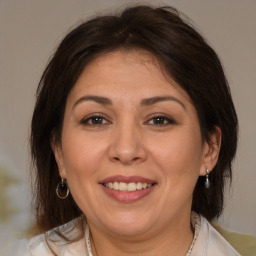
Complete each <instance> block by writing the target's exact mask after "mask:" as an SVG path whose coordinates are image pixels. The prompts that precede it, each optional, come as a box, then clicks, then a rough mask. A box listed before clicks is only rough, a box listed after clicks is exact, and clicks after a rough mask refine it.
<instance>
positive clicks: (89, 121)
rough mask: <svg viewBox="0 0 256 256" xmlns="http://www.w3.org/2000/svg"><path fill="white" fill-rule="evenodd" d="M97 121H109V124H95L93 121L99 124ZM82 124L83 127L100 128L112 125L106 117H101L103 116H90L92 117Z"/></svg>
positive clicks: (84, 120) (82, 121)
mask: <svg viewBox="0 0 256 256" xmlns="http://www.w3.org/2000/svg"><path fill="white" fill-rule="evenodd" d="M97 119H98V121H99V120H101V121H103V120H105V121H107V122H105V123H93V121H96V122H98V121H97ZM80 123H81V124H82V125H88V126H100V125H106V124H110V123H111V122H110V121H108V120H107V119H106V118H105V117H104V116H101V115H94V116H90V117H87V118H85V119H83V120H81V122H80Z"/></svg>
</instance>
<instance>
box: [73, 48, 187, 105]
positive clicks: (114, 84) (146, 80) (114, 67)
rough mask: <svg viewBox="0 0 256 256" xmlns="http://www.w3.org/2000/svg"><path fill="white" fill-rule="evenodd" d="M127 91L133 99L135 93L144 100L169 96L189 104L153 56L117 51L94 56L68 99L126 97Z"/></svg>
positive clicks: (138, 52)
mask: <svg viewBox="0 0 256 256" xmlns="http://www.w3.org/2000/svg"><path fill="white" fill-rule="evenodd" d="M128 91H131V92H133V94H134V96H135V95H136V92H137V93H139V92H141V93H142V94H144V96H145V97H147V96H148V97H151V96H153V95H151V94H165V93H171V94H174V95H173V96H175V95H176V96H177V95H180V97H184V98H185V99H186V100H188V101H190V98H189V96H188V95H187V93H186V92H185V91H184V90H183V89H182V88H181V86H179V85H178V84H177V83H176V82H175V81H174V79H173V78H172V77H171V76H170V75H168V74H167V72H166V70H165V69H164V67H163V65H162V64H161V62H159V60H158V59H157V58H156V57H155V56H154V55H153V54H151V53H149V52H147V51H142V50H129V51H128V50H118V51H114V52H110V53H107V54H102V55H100V56H98V57H97V58H96V59H94V60H92V61H91V62H90V63H89V64H87V65H86V66H85V68H84V70H83V72H82V73H81V75H80V76H79V78H78V80H77V82H76V84H75V86H74V87H73V89H72V90H71V92H70V95H69V98H70V97H71V98H73V97H78V96H79V95H80V94H82V93H87V94H91V93H93V94H95V93H96V94H102V95H104V94H106V95H111V97H115V95H116V96H118V93H119V94H122V93H123V94H125V95H126V96H127V93H128ZM145 94H146V95H145ZM119 96H120V95H119Z"/></svg>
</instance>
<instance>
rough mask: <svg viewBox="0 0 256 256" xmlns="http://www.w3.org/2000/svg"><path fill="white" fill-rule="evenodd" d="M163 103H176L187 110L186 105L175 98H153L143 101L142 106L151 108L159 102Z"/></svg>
mask: <svg viewBox="0 0 256 256" xmlns="http://www.w3.org/2000/svg"><path fill="white" fill-rule="evenodd" d="M162 101H174V102H176V103H178V104H180V105H181V106H182V107H183V108H184V109H185V110H186V107H185V104H184V103H183V102H182V101H180V100H179V99H177V98H176V97H173V96H156V97H152V98H147V99H143V100H142V101H141V105H142V106H151V105H154V104H156V103H158V102H162Z"/></svg>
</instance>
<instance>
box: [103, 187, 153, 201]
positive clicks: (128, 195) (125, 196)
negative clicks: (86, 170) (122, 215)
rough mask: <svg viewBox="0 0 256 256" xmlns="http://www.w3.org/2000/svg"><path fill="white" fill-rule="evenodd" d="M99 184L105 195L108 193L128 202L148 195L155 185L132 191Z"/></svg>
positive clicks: (118, 199)
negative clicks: (123, 190)
mask: <svg viewBox="0 0 256 256" xmlns="http://www.w3.org/2000/svg"><path fill="white" fill-rule="evenodd" d="M101 186H102V188H103V190H104V191H105V193H106V194H107V195H109V196H110V197H112V198H113V199H115V200H117V201H119V202H122V203H130V202H135V201H138V200H140V199H142V198H144V197H146V196H147V195H149V194H150V193H151V192H152V191H153V189H154V188H155V185H153V186H151V187H150V188H146V189H141V190H136V191H132V192H122V191H118V190H113V189H110V188H107V187H105V186H104V185H101Z"/></svg>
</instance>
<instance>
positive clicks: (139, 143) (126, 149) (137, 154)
mask: <svg viewBox="0 0 256 256" xmlns="http://www.w3.org/2000/svg"><path fill="white" fill-rule="evenodd" d="M142 133H143V132H142V129H141V128H140V127H138V125H136V124H135V123H134V122H123V123H122V124H119V125H118V126H117V127H116V129H115V131H114V132H113V136H112V138H111V145H110V148H109V158H110V160H111V161H115V162H119V163H121V164H123V165H132V164H135V163H140V162H143V161H145V160H146V158H147V151H146V148H145V141H144V139H143V135H142Z"/></svg>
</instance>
